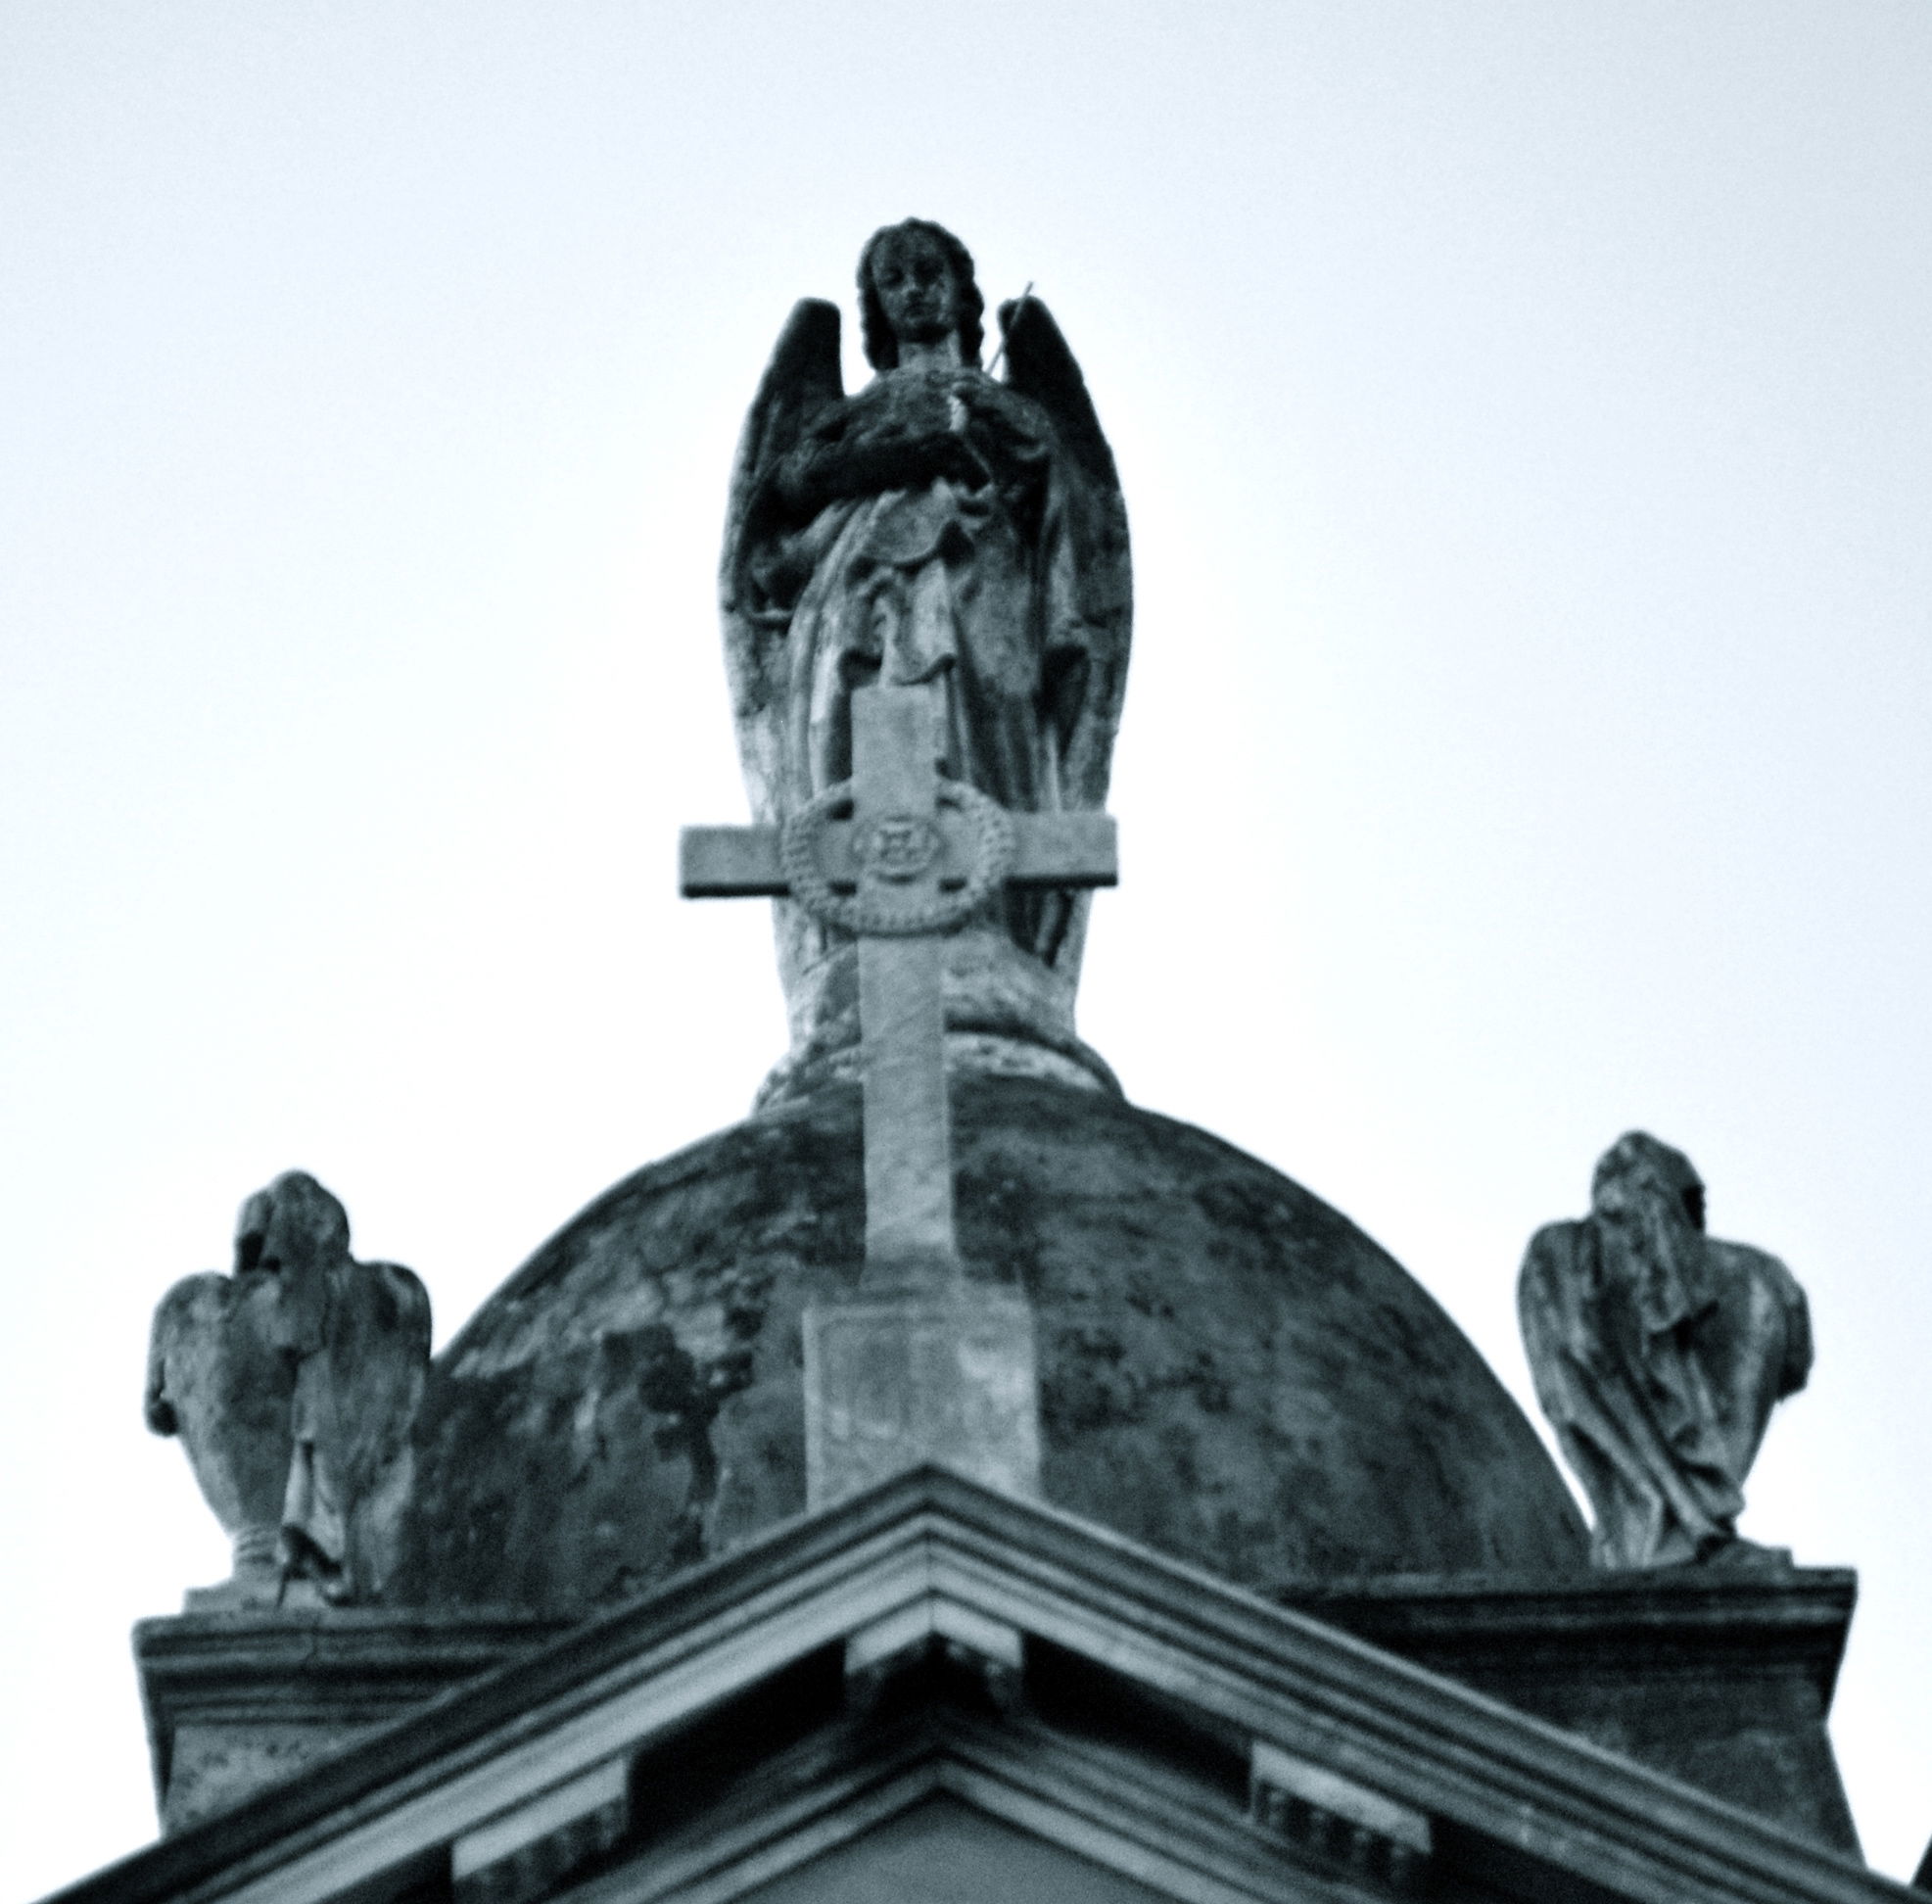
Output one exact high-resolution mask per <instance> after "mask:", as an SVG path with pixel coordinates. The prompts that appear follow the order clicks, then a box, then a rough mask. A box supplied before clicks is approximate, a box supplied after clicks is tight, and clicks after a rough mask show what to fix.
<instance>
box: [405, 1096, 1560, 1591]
mask: <svg viewBox="0 0 1932 1904" xmlns="http://www.w3.org/2000/svg"><path fill="white" fill-rule="evenodd" d="M954 1145H955V1156H956V1160H957V1173H958V1197H959V1221H960V1238H961V1246H962V1251H963V1254H964V1257H965V1259H966V1267H967V1270H968V1273H969V1275H970V1276H972V1277H974V1278H983V1279H985V1280H987V1281H990V1282H995V1283H1007V1284H1014V1283H1016V1284H1018V1285H1019V1286H1021V1287H1023V1289H1024V1291H1025V1293H1026V1294H1027V1295H1028V1297H1030V1299H1031V1301H1032V1304H1033V1306H1034V1309H1035V1312H1036V1315H1037V1318H1038V1329H1039V1357H1040V1407H1041V1432H1042V1468H1041V1475H1042V1490H1043V1492H1044V1494H1045V1496H1046V1498H1047V1499H1048V1500H1050V1501H1051V1502H1053V1503H1055V1504H1057V1505H1059V1506H1060V1507H1063V1508H1067V1509H1069V1510H1071V1511H1073V1512H1075V1513H1078V1514H1081V1515H1085V1516H1088V1517H1090V1518H1091V1519H1093V1520H1095V1521H1099V1522H1101V1523H1103V1524H1105V1525H1107V1526H1110V1527H1112V1528H1114V1529H1116V1530H1118V1531H1120V1532H1122V1533H1125V1534H1128V1535H1131V1536H1133V1537H1135V1538H1137V1539H1139V1540H1141V1541H1145V1542H1147V1543H1149V1544H1150V1545H1152V1546H1154V1547H1160V1548H1164V1549H1166V1550H1167V1551H1168V1552H1170V1553H1175V1554H1178V1555H1181V1556H1184V1557H1185V1558H1187V1559H1189V1560H1191V1561H1193V1562H1194V1563H1195V1564H1197V1565H1200V1566H1203V1567H1206V1568H1208V1569H1210V1570H1212V1571H1213V1572H1216V1573H1218V1574H1220V1575H1222V1576H1223V1577H1225V1578H1227V1579H1230V1580H1234V1581H1238V1582H1241V1583H1243V1584H1245V1585H1248V1586H1251V1587H1258V1588H1262V1589H1264V1590H1266V1589H1273V1588H1277V1587H1281V1586H1285V1585H1289V1584H1291V1583H1293V1582H1296V1581H1307V1580H1319V1579H1325V1578H1335V1577H1338V1576H1343V1575H1358V1574H1374V1573H1430V1574H1443V1573H1465V1572H1488V1571H1505V1570H1506V1571H1511V1572H1518V1573H1521V1572H1531V1573H1533V1572H1537V1571H1549V1572H1561V1571H1568V1570H1571V1569H1575V1568H1579V1567H1581V1566H1582V1565H1583V1564H1584V1559H1585V1549H1584V1534H1583V1529H1582V1525H1581V1522H1580V1520H1579V1516H1578V1514H1577V1512H1576V1510H1575V1508H1574V1506H1573V1505H1572V1502H1571V1499H1570V1497H1569V1495H1568V1493H1567V1491H1566V1490H1565V1488H1564V1486H1563V1483H1562V1481H1561V1480H1560V1478H1559V1477H1558V1475H1557V1472H1556V1469H1555V1467H1554V1465H1553V1464H1552V1462H1551V1461H1550V1459H1549V1458H1548V1456H1547V1455H1546V1453H1545V1452H1544V1451H1543V1448H1542V1445H1541V1444H1540V1443H1539V1442H1538V1440H1537V1439H1536V1437H1535V1435H1534V1433H1533V1432H1532V1431H1531V1427H1530V1425H1529V1423H1528V1422H1527V1420H1526V1419H1525V1418H1524V1416H1523V1414H1522V1413H1521V1411H1520V1410H1519V1409H1518V1408H1517V1406H1516V1404H1514V1402H1512V1401H1511V1399H1510V1398H1509V1396H1508V1395H1507V1394H1506V1393H1505V1392H1504V1390H1503V1388H1502V1387H1501V1385H1500V1384H1499V1383H1498V1382H1497V1381H1496V1379H1495V1377H1494V1376H1493V1375H1492V1374H1491V1373H1490V1371H1489V1369H1488V1368H1487V1367H1486V1366H1485V1365H1484V1362H1483V1360H1482V1358H1481V1357H1480V1356H1479V1355H1478V1354H1477V1353H1476V1351H1475V1349H1474V1348H1473V1347H1472V1346H1471V1345H1470V1343H1469V1342H1468V1340H1467V1339H1466V1338H1465V1337H1464V1336H1463V1335H1462V1333H1461V1332H1460V1331H1459V1330H1458V1329H1457V1328H1456V1326H1455V1324H1454V1323H1453V1322H1452V1321H1450V1319H1449V1318H1448V1316H1447V1315H1446V1314H1445V1313H1444V1312H1443V1311H1442V1309H1440V1308H1439V1307H1438V1306H1437V1304H1436V1303H1435V1302H1434V1301H1433V1300H1432V1299H1431V1297H1430V1296H1429V1295H1428V1294H1427V1293H1426V1292H1425V1291H1424V1290H1423V1289H1422V1288H1421V1286H1420V1285H1419V1284H1418V1283H1417V1282H1416V1281H1415V1280H1414V1279H1413V1278H1412V1277H1410V1276H1409V1275H1408V1274H1407V1273H1406V1272H1405V1271H1404V1270H1403V1269H1402V1268H1401V1266H1400V1265H1399V1264H1398V1263H1396V1262H1395V1261H1394V1260H1393V1259H1392V1258H1390V1256H1389V1255H1388V1254H1387V1252H1385V1251H1384V1250H1382V1249H1380V1248H1379V1247H1378V1246H1377V1245H1376V1244H1375V1243H1373V1242H1372V1241H1371V1240H1370V1239H1369V1238H1368V1237H1367V1236H1365V1235H1364V1234H1363V1233H1362V1232H1361V1231H1360V1230H1359V1229H1358V1228H1356V1227H1355V1225H1354V1224H1353V1223H1351V1222H1349V1221H1348V1219H1347V1218H1346V1217H1344V1216H1343V1215H1342V1214H1340V1213H1339V1212H1337V1211H1335V1210H1333V1209H1331V1208H1330V1207H1329V1206H1328V1205H1327V1204H1325V1203H1323V1202H1322V1201H1321V1200H1320V1199H1319V1198H1317V1197H1315V1196H1314V1195H1312V1194H1311V1193H1310V1192H1309V1191H1307V1190H1305V1189H1303V1188H1302V1187H1301V1186H1300V1185H1298V1184H1296V1183H1295V1182H1293V1181H1291V1180H1290V1179H1289V1178H1288V1177H1286V1176H1284V1175H1282V1174H1281V1173H1280V1172H1279V1171H1277V1170H1274V1169H1272V1168H1270V1167H1269V1166H1267V1165H1265V1164H1263V1163H1261V1162H1260V1161H1259V1160H1257V1159H1255V1158H1253V1157H1249V1156H1248V1155H1246V1154H1244V1153H1243V1152H1241V1151H1239V1150H1236V1149H1235V1148H1234V1147H1233V1146H1231V1145H1229V1144H1226V1143H1224V1142H1222V1141H1220V1140H1219V1139H1217V1138H1215V1137H1213V1136H1210V1135H1209V1134H1208V1133H1206V1132H1205V1131H1202V1130H1199V1129H1196V1128H1193V1127H1192V1126H1190V1125H1187V1124H1183V1123H1178V1122H1176V1121H1174V1120H1172V1119H1167V1118H1162V1117H1158V1116H1155V1115H1154V1114H1153V1113H1150V1112H1147V1111H1142V1110H1139V1109H1136V1108H1134V1107H1132V1106H1130V1105H1128V1104H1125V1103H1123V1102H1121V1101H1119V1100H1118V1099H1116V1098H1114V1097H1112V1096H1110V1095H1107V1094H1105V1093H1102V1092H1099V1091H1090V1090H1081V1089H1078V1088H1074V1087H1071V1086H1067V1085H1061V1084H1056V1083H1051V1082H1046V1081H1042V1080H1038V1079H1025V1078H997V1077H979V1078H966V1079H961V1080H959V1081H958V1082H957V1083H956V1087H955V1092H954ZM863 1230H864V1198H863V1186H862V1181H861V1152H860V1132H859V1097H858V1092H857V1090H856V1089H854V1088H851V1087H844V1086H840V1087H831V1088H827V1089H825V1090H822V1091H819V1092H817V1093H815V1094H813V1095H812V1096H810V1097H808V1098H805V1099H803V1100H802V1101H799V1102H796V1103H793V1104H790V1105H787V1106H785V1107H784V1108H782V1109H781V1110H778V1111H776V1112H772V1113H768V1114H766V1115H764V1116H761V1117H758V1118H755V1119H750V1120H748V1121H747V1122H744V1123H741V1124H737V1125H734V1126H733V1127H731V1128H730V1129H729V1130H725V1131H722V1132H720V1133H718V1134H717V1135H715V1136H712V1137H709V1138H706V1139H705V1140H703V1141H702V1142H700V1143H697V1144H694V1145H692V1146H691V1147H690V1148H688V1149H686V1150H684V1151H682V1152H679V1153H678V1154H677V1155H675V1156H673V1157H671V1158H668V1159H666V1160H665V1161H663V1162H662V1163H658V1164H654V1165H651V1166H647V1167H645V1168H643V1169H641V1170H638V1171H637V1172H636V1173H635V1174H634V1175H632V1176H630V1177H627V1178H626V1179H625V1180H624V1181H623V1182H621V1183H619V1184H617V1185H616V1186H615V1187H614V1188H612V1189H611V1190H609V1191H608V1192H606V1193H605V1194H604V1195H603V1196H602V1197H600V1198H598V1199H597V1200H596V1201H595V1202H594V1203H592V1204H591V1205H590V1206H589V1209H587V1210H586V1211H584V1212H583V1213H582V1214H580V1215H579V1216H577V1217H575V1218H574V1219H573V1220H572V1221H571V1222H570V1223H568V1224H567V1225H566V1226H565V1227H564V1228H563V1229H562V1230H561V1231H559V1232H558V1233H557V1235H555V1236H554V1237H553V1238H552V1239H551V1240H550V1241H549V1242H548V1243H546V1244H545V1245H543V1247H542V1249H540V1250H539V1251H538V1252H537V1254H536V1256H534V1257H533V1258H532V1259H531V1261H529V1262H528V1263H527V1264H526V1265H525V1266H524V1267H523V1268H522V1269H521V1270H520V1271H518V1272H517V1273H516V1274H515V1275H514V1276H513V1277H511V1279H510V1280H509V1281H508V1282H507V1283H506V1284H505V1285H504V1286H503V1287H502V1289H500V1290H499V1291H498V1292H497V1293H496V1294H495V1296H493V1297H492V1298H491V1299H490V1300H489V1301H488V1302H487V1303H486V1304H485V1305H484V1307H483V1308H482V1309H481V1310H480V1311H479V1312H478V1313H477V1315H476V1316H475V1317H474V1318H473V1319H472V1320H471V1322H470V1323H469V1325H468V1326H467V1327H466V1328H465V1329H464V1330H463V1331H462V1332H461V1334H460V1335H459V1336H458V1337H457V1338H456V1339H455V1341H453V1342H452V1343H451V1344H450V1346H449V1347H448V1349H447V1350H446V1351H445V1352H444V1354H443V1355H442V1356H441V1357H438V1359H437V1362H436V1365H435V1368H434V1370H433V1372H432V1378H431V1384H430V1389H429V1393H428V1395H427V1397H426V1400H425V1403H424V1407H423V1412H422V1415H421V1417H420V1420H419V1425H418V1432H417V1442H416V1463H417V1472H416V1489H415V1501H414V1507H413V1510H412V1516H413V1517H412V1520H411V1523H410V1526H409V1529H408V1532H407V1536H406V1539H405V1547H404V1558H403V1563H402V1567H401V1573H400V1575H399V1577H398V1578H397V1579H396V1580H395V1581H394V1582H393V1583H392V1585H391V1590H390V1592H389V1594H388V1595H387V1597H388V1599H389V1600H390V1601H391V1602H392V1603H396V1602H402V1603H414V1604H423V1605H436V1604H449V1605H454V1604H501V1605H524V1606H532V1607H544V1608H555V1609H563V1608H567V1607H571V1606H576V1605H585V1604H592V1603H596V1602H598V1601H603V1600H608V1599H612V1598H615V1597H618V1596H621V1595H630V1594H635V1593H636V1592H638V1591H641V1590H643V1589H646V1588H648V1587H649V1586H651V1585H652V1584H653V1583H655V1582H656V1581H658V1580H660V1579H662V1578H664V1577H665V1576H667V1575H668V1574H670V1573H672V1572H674V1571H675V1570H677V1569H678V1568H680V1567H682V1566H684V1565H687V1564H689V1563H691V1562H694V1561H697V1560H700V1559H703V1558H707V1557H709V1556H712V1555H715V1554H718V1553H722V1552H725V1551H728V1550H730V1549H731V1548H732V1547H736V1546H737V1545H739V1544H741V1543H742V1542H744V1541H746V1540H747V1539H749V1538H750V1537H752V1536H753V1535H755V1534H757V1533H759V1532H760V1531H761V1530H763V1529H765V1528H767V1527H769V1526H771V1525H773V1524H775V1523H777V1522H778V1521H781V1520H784V1519H787V1518H789V1517H791V1516H793V1515H796V1514H799V1513H801V1512H803V1511H804V1508H805V1505H806V1499H805V1453H804V1402H803V1377H802V1354H801V1347H800V1316H801V1312H802V1310H803V1309H804V1307H805V1305H806V1304H807V1303H808V1302H811V1301H813V1300H815V1299H827V1298H832V1297H836V1296H840V1295H850V1294H852V1293H853V1292H854V1291H855V1290H856V1288H857V1283H858V1273H859V1267H860V1263H861V1261H862V1257H863V1253H864V1252H863Z"/></svg>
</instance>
